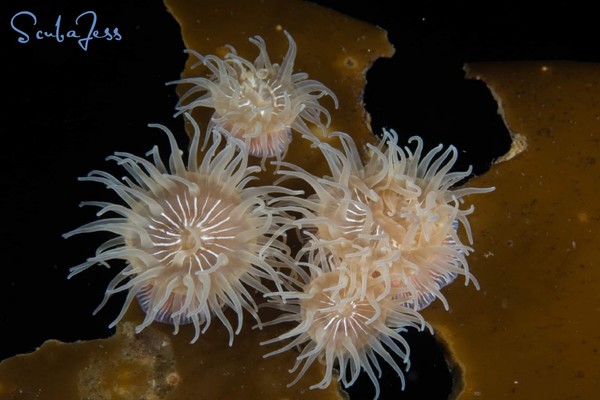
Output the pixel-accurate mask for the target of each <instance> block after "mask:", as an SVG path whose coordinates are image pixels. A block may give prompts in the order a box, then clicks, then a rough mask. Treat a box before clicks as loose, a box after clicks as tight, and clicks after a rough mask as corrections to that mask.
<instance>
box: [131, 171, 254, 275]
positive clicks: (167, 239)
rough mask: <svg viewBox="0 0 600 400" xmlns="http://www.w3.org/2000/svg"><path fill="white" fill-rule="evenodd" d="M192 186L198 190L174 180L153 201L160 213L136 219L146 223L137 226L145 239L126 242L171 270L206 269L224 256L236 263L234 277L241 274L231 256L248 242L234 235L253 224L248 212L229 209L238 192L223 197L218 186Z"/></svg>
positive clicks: (236, 203)
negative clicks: (170, 185)
mask: <svg viewBox="0 0 600 400" xmlns="http://www.w3.org/2000/svg"><path fill="white" fill-rule="evenodd" d="M197 179H198V178H197ZM198 183H200V184H198ZM193 184H194V185H195V186H193V187H194V189H195V190H194V191H197V193H192V191H191V190H190V189H189V187H188V186H187V185H185V184H183V183H180V182H175V183H174V185H173V186H174V189H171V190H170V191H169V192H165V193H164V194H163V195H162V196H160V197H157V198H156V199H155V200H156V202H157V204H158V205H159V206H160V212H154V213H153V212H151V210H147V211H148V213H147V214H146V215H144V214H145V213H138V215H136V220H139V219H140V218H142V219H143V221H144V222H145V223H143V225H141V226H140V228H141V229H143V230H145V232H146V233H147V235H148V237H149V238H150V242H149V243H143V242H142V240H141V238H140V237H134V238H131V239H129V240H128V243H127V244H128V245H129V246H132V247H135V248H139V249H142V250H143V251H144V252H146V253H147V254H150V255H151V256H152V257H154V258H155V259H156V262H157V264H160V265H162V266H164V268H165V270H166V271H171V273H181V272H187V273H192V274H196V273H202V272H206V271H209V270H211V269H213V268H214V266H215V265H216V264H217V262H218V259H219V257H220V256H221V257H222V256H225V257H227V259H228V260H229V261H230V263H231V264H233V265H236V266H237V268H235V269H234V270H235V271H236V275H237V276H235V277H234V278H239V276H241V274H243V273H244V272H245V269H244V268H243V266H244V265H245V263H243V262H240V260H236V259H238V258H239V257H238V256H236V254H241V253H244V252H247V251H249V243H244V242H243V241H242V240H240V239H239V238H240V234H241V233H243V232H245V231H248V230H250V229H251V228H252V225H251V224H250V223H249V221H251V219H252V218H251V215H250V214H249V213H243V214H240V213H239V212H237V213H234V212H233V211H234V210H235V209H236V207H237V206H239V204H240V200H241V199H239V196H233V195H231V194H230V195H222V194H221V190H219V189H220V188H219V187H218V186H217V185H212V186H211V187H210V189H209V188H208V185H207V183H206V182H197V183H193ZM131 222H132V223H133V221H131ZM139 225H140V224H139V223H138V226H139ZM254 242H256V240H254ZM134 264H135V261H134Z"/></svg>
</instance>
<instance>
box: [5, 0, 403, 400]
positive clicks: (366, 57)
mask: <svg viewBox="0 0 600 400" xmlns="http://www.w3.org/2000/svg"><path fill="white" fill-rule="evenodd" d="M166 4H167V6H168V9H169V11H170V12H171V13H172V14H173V16H174V17H175V18H176V20H177V21H178V22H179V24H180V25H181V29H182V35H183V38H184V42H185V44H186V47H189V48H193V49H195V50H196V51H198V52H200V53H204V54H206V53H215V54H219V55H221V56H222V55H224V53H223V52H224V51H225V47H224V46H225V45H226V44H230V45H233V46H234V47H236V49H237V51H238V53H239V54H240V55H241V56H243V57H247V58H249V59H254V58H255V57H256V54H257V49H256V47H255V46H253V45H252V44H251V43H249V42H248V38H249V37H251V36H254V35H257V34H258V35H261V36H263V38H264V39H265V41H266V42H267V48H268V50H269V55H270V56H271V58H272V60H273V62H279V61H280V60H281V58H282V57H283V55H284V54H285V52H286V51H287V40H286V39H285V36H284V35H283V32H282V30H284V29H285V30H288V31H289V32H290V33H291V34H292V35H293V37H294V39H295V40H296V42H297V45H298V56H297V60H296V64H295V70H297V71H304V72H307V73H309V75H310V77H311V78H313V79H318V80H321V81H322V82H323V83H324V84H325V85H327V86H328V87H329V88H330V89H332V90H333V91H334V92H335V93H336V95H337V96H338V99H339V101H340V109H339V110H337V111H336V110H333V102H330V103H325V102H329V101H330V100H329V99H324V105H326V106H327V107H328V108H329V109H330V111H331V114H332V118H333V124H332V126H331V129H332V130H344V131H346V132H349V133H352V135H353V136H354V137H355V140H356V141H357V142H358V143H364V142H366V141H373V140H374V136H373V135H372V134H371V133H370V127H369V124H368V115H367V114H366V111H365V110H364V108H363V106H362V93H363V89H364V84H365V74H366V71H367V69H368V68H369V66H370V65H371V64H372V63H373V62H374V61H375V60H376V59H377V58H379V57H385V56H391V54H392V53H393V48H392V46H391V45H390V44H389V42H388V41H387V37H386V33H385V31H383V30H381V29H379V28H376V27H374V26H371V25H369V24H366V23H364V22H361V21H357V20H354V19H352V18H349V17H346V16H344V15H341V14H338V13H336V12H334V11H331V10H329V9H326V8H323V7H319V6H317V5H314V4H311V3H306V2H303V1H285V2H282V1H272V0H271V1H262V2H247V1H240V0H236V1H227V2H223V3H221V4H220V5H219V6H214V5H213V2H208V1H190V0H188V1H182V0H169V1H166ZM307 20H310V21H311V24H306V23H305V21H307ZM317 25H318V26H320V29H319V30H318V31H316V30H314V28H313V27H314V26H317ZM324 37H327V40H322V39H323V38H324ZM189 64H190V63H189V62H188V65H187V69H186V72H185V74H187V73H189ZM185 74H184V76H186V75H185ZM195 117H196V118H200V119H199V121H203V120H202V119H201V116H199V115H195ZM294 145H298V147H297V148H295V149H294V151H290V152H289V153H288V157H287V159H286V160H287V161H291V162H294V163H297V164H298V165H303V166H307V165H310V166H311V167H315V168H317V169H318V168H319V166H320V165H321V166H324V161H323V160H322V158H321V156H320V153H318V152H315V151H314V150H313V149H310V147H309V146H308V144H307V143H306V142H305V141H300V140H297V141H295V142H294ZM270 179H273V178H272V176H271V177H270ZM140 313H141V311H140V310H139V309H138V307H137V306H135V307H132V309H130V310H129V312H128V314H127V315H126V317H125V318H124V320H123V322H122V323H121V324H119V326H118V330H117V333H116V334H115V335H114V336H113V337H111V338H109V339H101V340H92V341H88V342H79V343H61V342H57V341H52V340H51V341H48V342H46V343H45V344H44V345H43V346H42V347H41V348H40V349H39V350H37V351H36V352H34V353H31V354H27V355H19V356H16V357H13V358H10V359H7V360H4V361H3V362H2V363H0V399H2V400H4V399H37V398H47V399H61V400H69V399H82V398H85V399H98V400H99V399H113V400H115V399H137V398H144V399H149V400H152V399H177V400H185V399H198V398H199V397H198V396H200V397H201V398H202V399H207V400H209V399H224V398H244V399H261V400H267V399H286V398H287V399H327V400H334V399H341V398H342V396H343V394H342V393H341V392H340V391H339V386H338V385H337V384H333V385H331V386H330V387H329V388H327V389H325V390H308V387H309V386H310V385H312V384H315V383H317V382H319V381H320V380H321V379H322V376H323V368H322V367H321V366H320V365H319V364H318V363H317V364H314V365H313V366H311V368H309V370H308V371H307V372H306V374H305V376H304V377H303V379H302V380H300V381H299V382H298V383H297V384H296V385H294V386H292V387H291V388H287V387H286V385H287V384H288V383H289V382H291V381H292V380H293V379H294V375H292V374H290V373H289V372H288V370H289V368H291V367H292V366H293V365H294V361H295V357H296V356H297V354H296V353H294V352H287V353H286V354H282V355H278V356H276V357H270V358H267V359H265V358H263V357H262V356H263V354H266V353H268V352H269V351H272V350H274V349H275V348H277V346H276V345H273V346H261V345H260V342H262V341H265V340H267V339H271V338H273V337H276V336H278V335H280V334H281V333H283V332H284V330H285V329H286V328H287V327H285V326H282V327H279V328H268V329H264V330H262V331H261V330H258V329H252V328H251V326H252V322H251V321H247V322H246V323H245V324H244V328H243V329H242V331H241V332H240V334H239V336H238V337H236V338H235V341H234V345H233V347H229V346H228V334H227V332H226V330H225V328H223V327H222V326H219V324H218V323H214V324H212V326H211V327H210V329H208V331H207V332H206V333H205V334H204V335H202V337H201V338H200V340H198V342H197V343H195V344H193V345H191V344H190V343H189V341H190V340H191V339H192V337H193V336H194V335H193V328H190V327H189V326H185V327H183V328H182V329H181V331H180V332H179V334H178V335H175V336H174V335H173V334H172V332H171V331H172V327H170V326H168V325H163V324H158V323H156V324H152V325H151V326H150V327H148V328H145V329H144V331H143V332H142V333H141V334H139V335H135V334H134V333H133V328H134V327H135V325H137V324H138V323H139V322H140V321H141V319H140V318H141V315H140ZM269 319H270V317H269V316H264V320H269Z"/></svg>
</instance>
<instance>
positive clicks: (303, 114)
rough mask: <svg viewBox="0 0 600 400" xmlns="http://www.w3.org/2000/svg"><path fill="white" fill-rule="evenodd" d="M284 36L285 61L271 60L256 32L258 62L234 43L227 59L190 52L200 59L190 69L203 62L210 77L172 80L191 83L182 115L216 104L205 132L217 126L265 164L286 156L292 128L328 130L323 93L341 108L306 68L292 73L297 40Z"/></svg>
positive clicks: (306, 133) (304, 131) (182, 103)
mask: <svg viewBox="0 0 600 400" xmlns="http://www.w3.org/2000/svg"><path fill="white" fill-rule="evenodd" d="M285 35H286V37H287V38H288V41H289V48H288V51H287V54H286V55H285V57H284V58H283V61H282V62H281V64H277V63H271V60H270V59H269V55H268V54H267V48H266V45H265V42H264V40H263V39H262V38H261V37H260V36H254V37H253V38H250V42H251V43H253V44H254V45H256V46H257V47H258V49H259V54H258V57H257V58H256V60H255V61H254V63H252V62H250V61H248V60H246V59H244V58H242V57H240V56H238V55H237V53H236V50H235V49H234V48H233V47H232V46H227V48H228V49H229V53H228V54H227V55H226V56H225V58H224V59H221V58H219V57H217V56H215V55H206V56H202V55H200V54H198V53H197V52H196V51H194V50H188V52H189V53H191V54H193V55H194V56H196V57H197V58H198V60H199V61H198V62H197V63H196V64H195V65H194V66H193V67H192V68H194V67H196V66H198V65H205V66H206V67H207V68H208V69H209V71H210V73H211V75H210V76H209V77H192V78H186V79H181V80H178V81H175V82H171V83H177V84H191V85H193V86H192V87H191V88H189V89H188V90H187V91H186V92H185V93H184V94H183V95H182V96H181V97H180V100H179V102H178V104H177V107H176V108H177V109H178V110H179V113H182V112H185V111H190V110H192V109H194V108H196V107H208V108H213V109H214V110H215V111H214V114H213V115H212V118H211V119H210V122H209V124H208V128H207V130H208V131H209V132H210V131H212V128H213V127H218V128H221V129H222V130H223V132H227V134H228V135H231V136H233V137H237V138H240V139H242V140H244V142H246V144H247V147H248V151H249V153H250V154H251V155H253V156H256V157H261V158H262V160H263V165H264V161H265V159H266V158H272V157H276V158H278V159H281V158H283V157H284V155H285V153H286V151H287V148H288V145H289V143H290V141H291V140H292V132H291V130H292V129H293V130H295V131H297V132H299V133H300V134H302V135H303V136H312V135H313V133H312V131H311V130H310V128H309V127H308V126H307V125H306V122H310V123H311V124H314V125H315V126H316V127H318V128H320V130H321V131H322V132H323V134H325V132H326V128H327V127H328V126H329V123H330V119H331V116H330V114H329V111H327V109H326V108H325V107H323V106H322V105H321V104H319V101H318V100H319V99H320V98H321V97H323V96H330V97H331V98H332V99H333V101H334V104H335V107H336V108H337V106H338V103H337V98H336V96H335V94H334V93H333V92H332V91H331V90H330V89H328V88H327V87H326V86H325V85H323V84H322V83H321V82H318V81H316V80H310V79H307V78H308V74H306V73H303V72H300V73H293V67H294V60H295V58H296V43H295V42H294V40H293V39H292V36H291V35H290V34H289V33H288V32H285ZM321 116H324V117H325V121H324V122H323V121H322V118H321Z"/></svg>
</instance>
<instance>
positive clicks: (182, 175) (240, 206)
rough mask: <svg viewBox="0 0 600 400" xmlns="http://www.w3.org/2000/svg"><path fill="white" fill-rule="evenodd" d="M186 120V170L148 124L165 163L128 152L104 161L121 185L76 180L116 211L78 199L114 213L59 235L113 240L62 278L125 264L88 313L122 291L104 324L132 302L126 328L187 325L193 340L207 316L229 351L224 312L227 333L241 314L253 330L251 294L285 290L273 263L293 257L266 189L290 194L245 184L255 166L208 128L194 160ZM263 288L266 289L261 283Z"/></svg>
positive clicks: (96, 174)
mask: <svg viewBox="0 0 600 400" xmlns="http://www.w3.org/2000/svg"><path fill="white" fill-rule="evenodd" d="M186 116H187V114H186ZM188 118H189V116H188ZM189 119H190V121H191V122H192V124H193V125H194V128H195V134H194V136H193V139H192V142H191V147H190V155H189V157H188V160H187V165H186V164H185V163H184V160H183V159H182V156H181V154H182V151H181V150H180V149H179V147H178V146H177V143H176V141H175V138H174V137H173V134H172V133H171V132H170V131H169V130H168V129H167V128H166V127H164V126H162V125H157V124H153V125H150V126H151V127H157V128H159V129H161V130H163V131H164V132H165V133H166V135H167V137H168V139H169V142H170V146H171V154H170V156H169V162H168V167H167V166H165V165H164V163H163V161H162V160H161V157H160V154H159V152H158V148H157V147H156V146H155V147H154V148H153V149H152V150H151V151H150V152H149V153H148V155H150V156H152V162H151V161H149V160H147V159H144V158H141V157H138V156H135V155H133V154H129V153H115V155H114V156H111V157H109V158H108V159H110V160H113V161H115V162H117V164H118V165H120V166H122V167H123V168H125V170H126V171H127V172H128V174H129V176H126V177H124V178H123V179H122V181H121V180H119V179H117V178H115V177H114V176H112V175H110V174H108V173H106V172H103V171H92V172H91V173H90V174H89V175H88V176H87V177H84V178H80V180H82V181H91V182H98V183H101V184H104V185H106V187H107V188H108V189H111V190H113V191H114V192H116V193H117V194H118V195H119V196H120V197H121V199H122V200H123V201H124V202H125V205H121V204H113V203H107V202H85V203H83V205H93V206H98V207H100V208H101V209H100V211H99V212H98V213H97V215H98V216H104V214H110V213H113V214H116V216H117V217H114V218H104V219H99V220H97V221H94V222H91V223H88V224H86V225H83V226H82V227H80V228H77V229H75V230H73V231H71V232H69V233H66V234H65V235H64V236H65V237H70V236H73V235H76V234H81V233H89V232H98V231H108V232H112V233H114V234H116V235H117V236H116V237H114V238H112V239H110V240H108V241H107V242H105V243H104V244H102V245H100V247H99V248H98V250H97V251H96V255H95V256H93V257H90V258H89V259H88V260H87V261H85V262H84V263H82V264H80V265H78V266H76V267H73V268H71V270H70V272H71V273H70V275H69V278H70V277H72V276H74V275H76V274H78V273H80V272H82V271H84V270H86V269H88V268H90V267H91V266H93V265H95V264H101V265H104V266H106V267H110V265H109V262H110V261H113V260H125V261H126V267H125V268H124V269H123V270H121V271H120V272H119V273H118V274H117V275H116V276H115V278H114V279H113V280H112V281H111V282H110V284H109V286H108V289H107V290H106V295H105V298H104V300H103V301H102V303H101V304H100V305H99V307H98V308H97V309H96V312H97V311H98V310H99V309H100V308H101V307H103V306H104V304H105V303H106V301H107V300H108V298H109V297H110V296H112V295H113V294H116V293H120V292H127V297H126V300H125V304H124V305H123V308H122V310H121V312H120V314H119V315H118V316H117V318H116V319H115V321H114V322H113V323H112V324H111V327H112V326H114V325H116V323H117V322H118V321H120V320H121V319H122V318H123V316H124V314H125V311H126V310H127V308H128V307H129V306H130V304H131V302H132V301H133V299H135V298H136V297H137V299H138V301H139V303H140V305H141V306H142V308H143V309H144V311H145V313H146V316H145V319H144V321H143V322H142V323H141V324H140V325H139V326H138V327H137V328H136V332H140V331H141V330H142V329H143V328H144V327H146V326H148V325H149V324H151V323H152V322H153V321H158V322H164V323H170V324H172V325H174V329H175V333H177V331H178V329H179V326H180V325H182V324H187V323H192V324H193V325H194V327H195V336H194V338H193V339H192V342H195V341H196V340H197V339H198V337H199V335H200V333H201V332H204V331H206V329H208V327H209V325H210V322H211V319H212V317H213V316H216V317H217V318H218V319H219V320H220V321H221V322H222V323H223V324H224V326H225V327H226V328H227V330H228V331H229V335H230V345H231V343H232V341H233V333H234V330H233V328H232V326H231V323H230V322H229V320H228V318H227V317H226V315H225V313H224V309H225V308H230V309H232V310H233V312H234V313H235V314H236V315H237V319H238V324H237V329H236V330H235V333H236V334H237V333H239V332H240V330H241V327H242V323H243V311H244V310H246V311H248V312H249V313H250V315H252V316H253V317H254V318H255V319H256V321H257V322H258V323H259V325H260V319H259V317H258V314H257V305H256V304H255V301H254V299H253V295H252V293H251V292H252V291H253V289H254V290H257V291H258V292H262V293H265V292H270V291H272V290H273V289H272V287H270V288H267V286H271V285H274V287H277V288H278V290H284V288H285V287H286V285H287V283H286V278H285V275H284V274H283V273H281V272H280V267H286V268H287V267H289V266H291V267H292V268H293V260H292V259H291V258H290V256H289V252H290V251H289V248H288V247H287V245H285V243H284V242H283V238H282V237H280V236H279V233H277V232H279V231H280V230H279V226H280V225H281V224H283V222H284V221H287V219H286V218H284V217H283V216H282V215H280V214H279V213H278V211H277V210H276V209H273V208H271V207H269V206H268V205H267V203H268V202H269V201H270V199H271V195H272V194H273V193H280V194H282V193H285V194H288V195H293V194H297V193H296V192H293V191H290V190H286V189H283V188H278V187H275V186H263V187H250V186H248V183H249V182H250V181H251V180H253V179H254V175H253V174H254V173H255V172H258V171H259V170H260V167H258V166H249V165H248V154H247V152H246V151H245V144H244V143H243V142H242V141H239V140H230V141H228V142H227V144H226V145H225V146H221V137H222V135H221V134H220V133H217V132H213V144H212V145H211V147H210V148H209V149H208V150H207V151H206V153H205V154H204V158H203V159H202V160H201V162H199V161H198V156H197V154H198V144H199V140H200V130H199V128H198V126H197V125H196V124H195V122H194V121H193V120H192V119H191V118H189ZM266 282H271V285H267V286H265V284H266ZM249 289H250V290H249Z"/></svg>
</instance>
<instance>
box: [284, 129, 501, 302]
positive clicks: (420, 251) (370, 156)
mask: <svg viewBox="0 0 600 400" xmlns="http://www.w3.org/2000/svg"><path fill="white" fill-rule="evenodd" d="M331 137H338V138H339V141H340V144H341V148H342V150H339V149H337V148H334V147H333V146H331V145H330V144H327V143H321V142H316V145H317V146H318V147H319V148H320V149H321V151H322V153H323V155H324V157H325V159H326V160H327V163H328V165H329V168H330V171H331V176H328V177H323V178H318V177H315V176H314V175H312V174H310V173H309V172H307V171H305V170H303V169H301V168H299V167H298V166H295V165H292V164H289V163H285V162H279V163H278V164H279V166H280V167H283V168H281V169H280V170H279V173H280V174H282V175H284V178H283V179H290V178H300V179H303V180H304V181H306V182H307V183H308V184H310V185H311V186H312V188H313V189H314V191H315V194H314V195H312V196H311V197H309V198H307V199H302V198H298V197H291V196H285V197H283V198H281V199H280V201H281V202H282V204H283V203H285V205H286V209H287V210H289V211H294V212H297V213H299V214H300V215H301V218H299V219H297V220H296V221H295V222H294V224H295V225H296V226H297V227H298V228H300V229H303V230H304V231H311V232H313V235H311V238H312V239H310V240H307V242H306V244H305V246H304V251H305V252H311V251H316V250H318V249H320V248H321V247H323V246H328V247H329V248H331V249H332V251H334V252H335V253H337V254H338V256H340V257H342V254H344V253H348V252H349V253H353V252H356V251H357V250H356V248H357V247H358V248H370V249H372V250H373V251H376V252H378V253H379V257H390V258H389V259H390V260H394V261H390V264H389V271H384V272H385V273H386V274H387V273H389V274H390V275H389V276H390V284H391V285H392V286H396V287H399V286H404V287H406V288H408V290H409V292H410V293H411V295H410V296H408V297H407V298H405V301H408V302H412V304H411V306H412V307H413V308H414V309H415V310H420V309H422V308H424V307H426V306H427V305H429V304H430V303H431V301H433V300H434V299H435V298H439V299H440V300H441V301H442V302H443V304H444V306H445V307H446V308H448V303H447V301H446V299H445V298H444V296H443V295H442V293H441V291H440V289H441V288H442V287H443V286H445V285H447V284H449V283H450V282H452V280H454V278H455V277H456V276H457V275H459V274H460V275H464V276H465V277H466V284H468V283H469V281H473V282H474V284H475V285H476V287H478V285H477V281H476V280H475V279H474V278H473V276H472V275H471V273H470V272H469V268H468V263H467V260H466V256H467V255H468V254H469V252H471V251H472V249H471V248H470V247H469V246H466V245H464V244H463V243H462V242H461V239H460V237H459V235H458V233H457V230H458V228H459V223H460V225H462V226H463V227H464V229H465V232H466V234H467V238H468V240H469V243H472V235H471V229H470V226H469V222H468V220H467V216H468V215H469V214H471V213H472V212H473V210H474V208H473V207H472V206H471V207H470V208H467V209H462V208H461V207H460V206H461V205H462V203H463V202H464V199H463V198H464V197H465V196H467V195H471V194H475V193H485V192H489V191H491V190H493V188H472V187H465V188H458V189H455V188H453V186H454V185H455V184H457V183H458V182H460V181H462V180H464V179H465V178H467V177H468V176H469V175H470V173H471V168H469V169H468V170H467V171H462V172H450V170H451V168H452V167H453V165H454V163H455V162H456V159H457V151H456V148H455V147H453V146H450V147H448V148H447V149H446V150H445V151H444V152H443V153H442V154H441V155H440V153H441V152H442V149H443V146H442V145H439V146H437V147H435V148H434V149H432V150H431V151H430V152H429V153H427V154H425V155H422V152H423V141H422V140H421V138H419V137H412V138H410V139H409V143H411V142H416V144H417V146H416V148H415V149H414V150H411V149H410V148H409V147H405V148H404V149H403V148H402V147H400V146H399V145H398V144H397V142H398V136H397V134H396V133H395V132H394V131H393V130H391V131H386V130H384V132H383V138H382V139H381V141H380V142H379V144H378V145H377V146H374V145H371V144H368V145H367V152H366V153H367V154H366V161H363V157H362V156H361V152H360V151H359V150H358V148H357V147H356V145H355V143H354V141H353V140H352V138H351V137H350V136H349V135H347V134H345V133H340V132H338V133H333V134H331ZM384 147H386V148H385V149H384ZM394 253H397V256H390V255H391V254H394ZM375 273H376V274H379V273H381V271H377V272H375Z"/></svg>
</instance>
